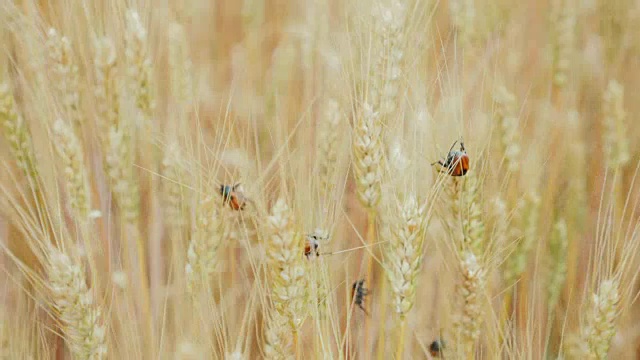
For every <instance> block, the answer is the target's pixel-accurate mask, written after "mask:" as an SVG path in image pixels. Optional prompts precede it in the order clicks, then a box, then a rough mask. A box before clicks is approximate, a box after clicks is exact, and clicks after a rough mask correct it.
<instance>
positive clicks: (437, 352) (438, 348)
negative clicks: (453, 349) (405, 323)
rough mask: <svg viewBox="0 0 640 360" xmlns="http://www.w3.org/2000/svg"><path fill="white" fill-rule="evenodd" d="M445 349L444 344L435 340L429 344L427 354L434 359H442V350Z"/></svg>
mask: <svg viewBox="0 0 640 360" xmlns="http://www.w3.org/2000/svg"><path fill="white" fill-rule="evenodd" d="M444 348H445V342H444V340H442V339H435V340H433V342H431V344H429V353H430V354H431V356H433V357H434V358H439V357H443V354H442V352H443V350H444Z"/></svg>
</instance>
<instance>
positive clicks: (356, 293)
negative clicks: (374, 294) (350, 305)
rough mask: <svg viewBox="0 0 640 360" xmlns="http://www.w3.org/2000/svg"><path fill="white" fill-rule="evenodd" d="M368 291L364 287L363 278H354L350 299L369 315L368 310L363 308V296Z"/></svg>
mask: <svg viewBox="0 0 640 360" xmlns="http://www.w3.org/2000/svg"><path fill="white" fill-rule="evenodd" d="M369 293H370V292H369V289H367V288H365V287H364V279H360V280H356V281H355V282H354V283H353V285H351V298H352V299H353V300H352V301H353V302H354V304H356V306H357V307H359V308H360V309H361V310H362V311H363V312H364V313H365V315H369V312H367V310H366V309H365V308H364V297H365V296H367V295H369Z"/></svg>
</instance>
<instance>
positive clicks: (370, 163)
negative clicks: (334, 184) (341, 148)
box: [353, 103, 383, 210]
mask: <svg viewBox="0 0 640 360" xmlns="http://www.w3.org/2000/svg"><path fill="white" fill-rule="evenodd" d="M381 131H382V126H381V124H380V122H379V116H378V113H376V112H374V111H373V108H371V106H369V105H368V104H366V103H365V104H364V105H363V107H362V113H361V115H360V116H359V118H358V123H357V124H356V128H355V129H354V139H353V153H354V168H355V175H356V186H357V190H358V199H360V202H361V203H362V205H363V206H364V207H366V208H367V209H369V210H373V209H375V207H376V206H377V205H378V203H379V202H380V192H381V181H382V156H383V154H382V138H381Z"/></svg>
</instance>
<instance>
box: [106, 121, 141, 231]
mask: <svg viewBox="0 0 640 360" xmlns="http://www.w3.org/2000/svg"><path fill="white" fill-rule="evenodd" d="M122 125H124V124H122ZM106 152H107V153H106V156H105V167H106V172H107V175H108V176H109V180H110V181H111V191H112V192H113V194H114V197H115V199H116V202H117V204H118V206H119V208H120V210H121V212H122V216H123V219H124V220H125V221H127V222H129V223H132V224H135V223H136V222H137V220H138V216H139V214H140V204H139V202H140V196H139V190H138V184H137V182H136V180H135V173H134V169H133V149H132V145H131V135H130V133H129V131H128V129H127V128H126V127H122V126H111V127H110V129H109V133H108V134H107V149H106Z"/></svg>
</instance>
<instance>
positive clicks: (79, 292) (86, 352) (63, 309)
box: [47, 249, 107, 360]
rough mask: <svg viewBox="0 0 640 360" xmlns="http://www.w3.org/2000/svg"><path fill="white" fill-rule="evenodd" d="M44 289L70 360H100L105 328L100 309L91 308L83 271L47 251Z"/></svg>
mask: <svg viewBox="0 0 640 360" xmlns="http://www.w3.org/2000/svg"><path fill="white" fill-rule="evenodd" d="M47 265H48V266H47V278H48V280H49V283H48V287H49V290H50V291H51V297H52V302H53V306H54V307H55V309H56V311H57V313H58V315H59V317H60V321H61V323H62V328H63V331H64V335H65V339H66V341H67V343H68V345H69V348H70V350H71V352H72V353H73V356H74V358H77V359H92V360H93V359H104V358H106V356H107V346H106V342H105V334H106V331H105V328H104V326H103V325H101V313H100V307H99V306H97V305H96V304H94V301H93V295H92V294H91V291H90V290H89V289H88V288H87V284H86V280H85V276H84V271H83V270H82V268H81V267H80V266H79V265H77V264H74V263H73V262H72V261H71V259H70V258H69V257H68V256H67V255H66V254H64V253H62V252H60V251H59V250H56V249H51V250H50V254H49V261H48V264H47Z"/></svg>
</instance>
